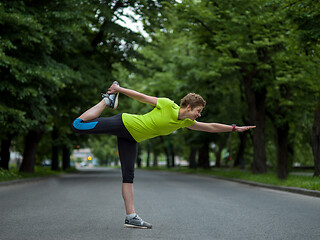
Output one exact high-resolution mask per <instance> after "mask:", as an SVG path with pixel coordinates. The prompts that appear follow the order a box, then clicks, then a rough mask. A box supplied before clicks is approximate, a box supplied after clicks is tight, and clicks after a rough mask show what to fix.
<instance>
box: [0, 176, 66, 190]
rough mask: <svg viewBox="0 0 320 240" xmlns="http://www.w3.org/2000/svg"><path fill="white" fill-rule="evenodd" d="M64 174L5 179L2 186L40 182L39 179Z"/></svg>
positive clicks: (0, 184)
mask: <svg viewBox="0 0 320 240" xmlns="http://www.w3.org/2000/svg"><path fill="white" fill-rule="evenodd" d="M62 175H64V174H59V175H51V176H44V177H35V178H23V179H17V180H11V181H3V182H0V187H2V186H10V185H15V184H23V183H32V182H39V181H42V180H46V179H49V178H54V177H60V176H62Z"/></svg>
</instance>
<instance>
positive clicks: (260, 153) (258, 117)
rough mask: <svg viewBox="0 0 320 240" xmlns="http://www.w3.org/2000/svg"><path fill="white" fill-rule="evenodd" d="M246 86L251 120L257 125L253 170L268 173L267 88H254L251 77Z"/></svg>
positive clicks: (254, 140) (254, 134) (248, 78)
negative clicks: (266, 133)
mask: <svg viewBox="0 0 320 240" xmlns="http://www.w3.org/2000/svg"><path fill="white" fill-rule="evenodd" d="M244 86H245V94H246V98H247V102H248V106H249V115H250V120H251V123H252V124H254V125H256V126H257V128H255V130H254V132H253V148H254V154H253V163H252V172H253V173H255V174H258V173H266V172H267V164H266V152H265V140H264V129H265V116H266V112H265V99H266V90H265V89H261V90H260V91H257V90H253V89H252V81H251V77H246V78H244Z"/></svg>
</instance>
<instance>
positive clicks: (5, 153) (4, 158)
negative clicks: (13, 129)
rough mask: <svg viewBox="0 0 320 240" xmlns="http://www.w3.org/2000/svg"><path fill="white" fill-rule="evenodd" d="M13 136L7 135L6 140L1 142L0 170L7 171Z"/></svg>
mask: <svg viewBox="0 0 320 240" xmlns="http://www.w3.org/2000/svg"><path fill="white" fill-rule="evenodd" d="M13 137H14V134H7V136H6V138H4V139H3V140H2V141H1V153H0V168H3V169H6V170H9V161H10V146H11V142H12V139H13Z"/></svg>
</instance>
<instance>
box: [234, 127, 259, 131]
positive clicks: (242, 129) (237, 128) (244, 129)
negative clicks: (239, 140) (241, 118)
mask: <svg viewBox="0 0 320 240" xmlns="http://www.w3.org/2000/svg"><path fill="white" fill-rule="evenodd" d="M255 127H256V126H243V127H236V132H244V131H247V130H249V129H251V128H255Z"/></svg>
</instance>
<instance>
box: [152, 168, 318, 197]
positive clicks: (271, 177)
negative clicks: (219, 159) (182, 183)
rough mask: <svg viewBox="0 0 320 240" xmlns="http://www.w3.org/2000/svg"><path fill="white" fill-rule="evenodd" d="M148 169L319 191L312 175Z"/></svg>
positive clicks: (238, 170) (226, 170)
mask: <svg viewBox="0 0 320 240" xmlns="http://www.w3.org/2000/svg"><path fill="white" fill-rule="evenodd" d="M147 169H148V170H164V171H172V172H180V173H187V174H200V175H212V176H218V177H224V178H233V179H241V180H247V181H252V182H258V183H265V184H270V185H276V186H285V187H298V188H304V189H310V190H317V191H320V178H319V177H312V176H300V175H292V174H291V175H289V176H288V178H287V179H285V180H280V179H278V178H277V176H276V174H275V173H274V172H268V173H267V174H252V173H251V172H250V171H245V170H240V169H236V168H233V169H217V168H214V169H189V168H181V167H180V168H170V169H168V168H164V167H152V168H147Z"/></svg>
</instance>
